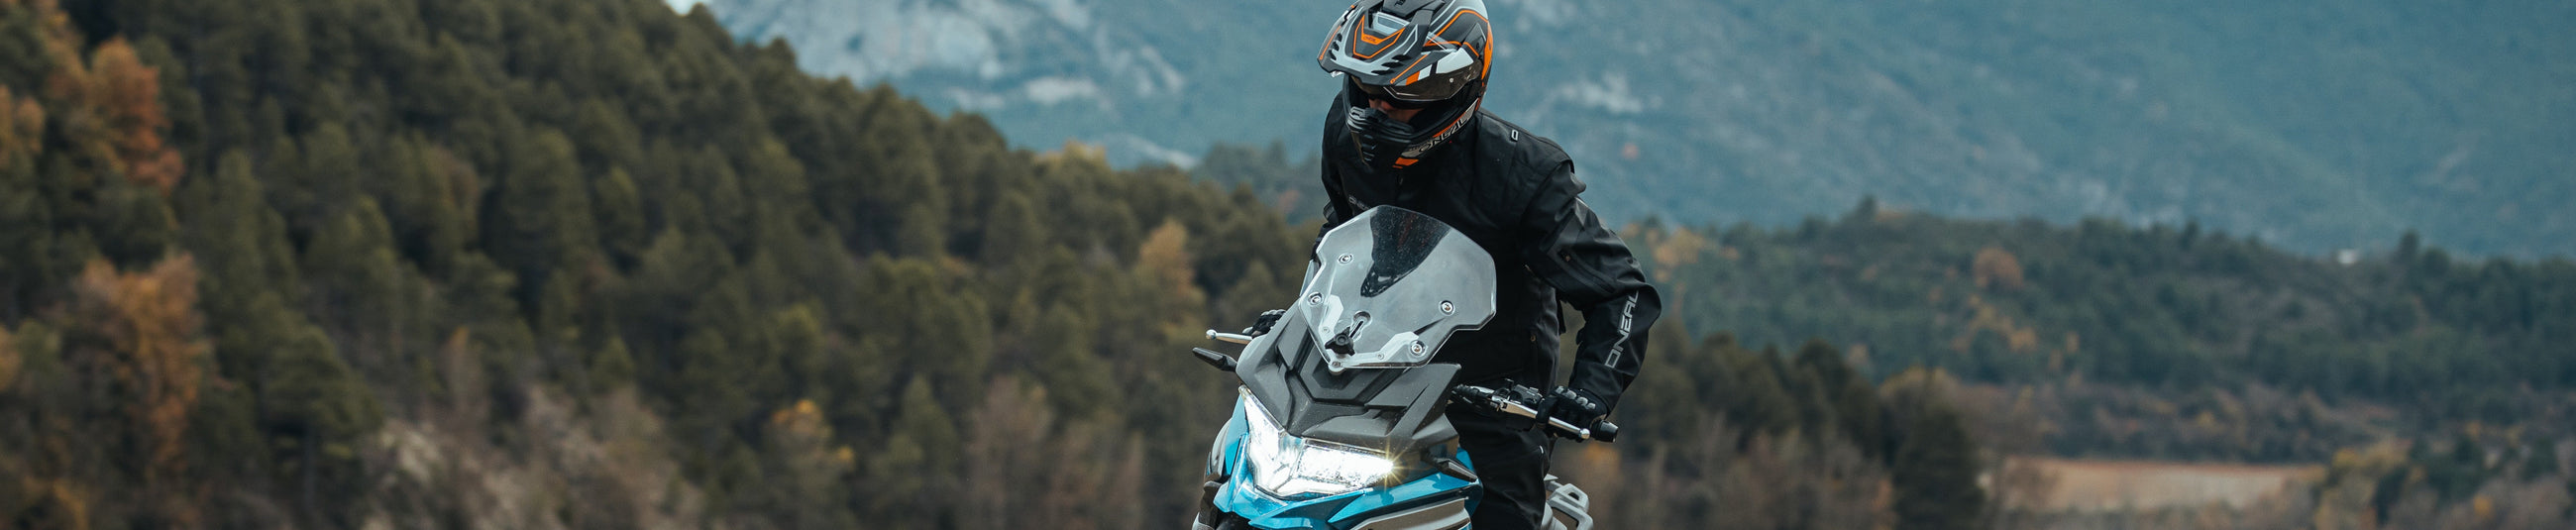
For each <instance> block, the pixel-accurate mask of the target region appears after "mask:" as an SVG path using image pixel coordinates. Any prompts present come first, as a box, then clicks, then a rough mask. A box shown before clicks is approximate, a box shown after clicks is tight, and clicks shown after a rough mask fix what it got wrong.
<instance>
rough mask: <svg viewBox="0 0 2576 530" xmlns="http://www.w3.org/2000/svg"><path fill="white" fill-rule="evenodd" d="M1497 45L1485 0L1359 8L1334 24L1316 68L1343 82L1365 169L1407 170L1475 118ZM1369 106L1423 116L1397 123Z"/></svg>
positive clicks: (1378, 2) (1388, 1) (1366, 3)
mask: <svg viewBox="0 0 2576 530" xmlns="http://www.w3.org/2000/svg"><path fill="white" fill-rule="evenodd" d="M1493 45H1494V36H1493V27H1492V24H1490V23H1488V22H1487V21H1486V19H1485V2H1484V0H1361V1H1360V2H1359V3H1357V4H1352V5H1351V7H1350V9H1349V10H1347V11H1344V12H1342V16H1341V18H1340V19H1337V20H1335V21H1334V22H1333V30H1332V32H1331V33H1329V34H1327V35H1326V36H1325V38H1324V49H1323V50H1322V51H1320V52H1317V53H1316V55H1315V62H1316V63H1317V64H1319V65H1321V66H1323V68H1324V71H1326V72H1330V73H1332V74H1334V75H1335V76H1336V77H1339V78H1341V79H1342V80H1343V89H1344V90H1345V91H1346V92H1347V93H1346V94H1345V96H1346V100H1347V101H1348V102H1349V103H1350V105H1351V109H1350V110H1349V112H1350V116H1349V120H1348V126H1349V127H1350V128H1351V132H1352V133H1353V134H1352V138H1353V140H1354V141H1356V142H1358V143H1360V144H1361V145H1359V147H1360V152H1361V153H1364V154H1366V155H1367V157H1368V158H1369V159H1370V160H1368V161H1367V162H1368V165H1370V166H1381V167H1392V168H1402V167H1405V166H1408V165H1411V164H1412V163H1413V161H1415V160H1418V159H1420V158H1421V157H1422V154H1423V153H1424V152H1427V151H1429V150H1430V149H1431V148H1432V147H1435V146H1438V145H1439V144H1440V143H1441V142H1442V141H1445V140H1447V139H1448V138H1449V136H1450V135H1452V134H1454V133H1456V132H1458V130H1460V129H1463V128H1464V127H1463V125H1464V124H1465V123H1466V122H1467V120H1468V119H1470V118H1473V117H1474V116H1475V113H1476V104H1477V103H1478V102H1479V101H1480V100H1482V99H1483V97H1484V95H1485V75H1486V74H1487V73H1490V72H1491V70H1492V64H1493V61H1492V59H1493ZM1370 100H1375V101H1382V102H1385V103H1387V104H1388V106H1391V107H1397V108H1407V109H1421V110H1422V111H1421V112H1419V113H1416V114H1415V116H1414V118H1413V119H1411V120H1393V119H1389V118H1387V117H1386V116H1384V115H1383V114H1382V113H1377V112H1375V111H1373V110H1372V109H1370V108H1369V105H1368V101H1370ZM1408 122H1409V123H1408Z"/></svg>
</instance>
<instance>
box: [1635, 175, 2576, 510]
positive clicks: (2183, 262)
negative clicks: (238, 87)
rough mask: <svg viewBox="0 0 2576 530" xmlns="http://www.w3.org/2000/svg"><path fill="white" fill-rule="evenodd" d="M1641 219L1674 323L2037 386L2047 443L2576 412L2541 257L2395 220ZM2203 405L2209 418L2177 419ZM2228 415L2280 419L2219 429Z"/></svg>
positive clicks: (2205, 449)
mask: <svg viewBox="0 0 2576 530" xmlns="http://www.w3.org/2000/svg"><path fill="white" fill-rule="evenodd" d="M1663 234H1665V235H1663V236H1662V237H1657V238H1653V239H1652V241H1654V242H1653V243H1651V245H1653V246H1656V247H1657V248H1656V250H1655V251H1654V252H1653V254H1654V255H1655V257H1656V258H1657V259H1658V260H1659V261H1662V262H1663V264H1664V265H1665V267H1664V268H1663V269H1662V270H1661V271H1659V272H1658V273H1657V274H1659V275H1665V276H1664V277H1663V278H1662V279H1664V280H1665V281H1667V282H1669V285H1670V289H1671V290H1672V291H1674V292H1675V295H1674V296H1673V297H1672V298H1674V299H1675V300H1676V302H1675V303H1674V305H1676V306H1679V307H1682V308H1684V312H1683V314H1685V315H1688V317H1687V318H1688V321H1689V322H1690V323H1691V324H1692V325H1694V326H1720V327H1724V328H1726V329H1731V330H1736V331H1737V333H1739V335H1740V336H1742V337H1744V338H1745V339H1746V340H1747V341H1749V342H1754V343H1762V342H1778V341H1783V340H1788V339H1792V338H1795V337H1805V336H1833V337H1839V338H1842V339H1843V340H1845V341H1848V342H1850V343H1852V344H1853V349H1854V350H1855V351H1856V352H1865V353H1855V355H1858V356H1865V357H1866V358H1867V359H1868V360H1867V361H1866V362H1865V364H1866V365H1867V368H1866V369H1871V370H1875V371H1878V372H1880V373H1886V372H1887V371H1890V370H1894V369H1899V368H1903V367H1907V366H1917V365H1922V366H1937V367H1943V368H1946V369H1947V370H1949V371H1950V372H1951V373H1954V374H1957V375H1959V376H1960V377H1961V378H1962V379H1964V380H1967V381H1970V382H1983V383H1994V384H2005V385H2032V384H2039V385H2042V386H2040V387H2039V388H2038V390H2039V391H2040V392H2042V393H2041V394H2040V395H2039V399H2037V401H2038V402H2039V403H2040V404H2041V405H2040V406H2042V407H2051V408H2058V409H2061V410H2060V411H2059V418H2058V419H2061V420H2065V421H2064V422H2063V424H2062V425H2059V426H2058V427H2059V428H2061V429H2063V431H2061V433H2060V437H2059V439H2058V440H2057V441H2056V443H2057V445H2056V446H2055V447H2054V448H2055V449H2056V450H2057V451H2059V452H2063V453H2067V454H2073V455H2082V454H2119V455H2129V456H2166V457H2175V456H2181V457H2217V458H2222V459H2256V460H2296V461H2321V460H2324V459H2325V458H2326V457H2327V456H2329V455H2331V454H2332V452H2333V451H2334V450H2336V449H2337V448H2339V447H2341V446H2342V444H2351V443H2357V442H2361V441H2366V440H2367V438H2358V439H2356V438H2353V437H2352V436H2354V435H2356V434H2360V433H2357V432H2350V431H2351V429H2353V428H2355V427H2356V425H2350V424H2344V423H2339V422H2338V421H2335V420H2336V419H2335V418H2330V417H2319V416H2316V415H2315V414H2314V413H2313V411H2308V410H2307V407H2306V406H2304V405H2302V404H2301V403H2302V402H2303V401H2311V402H2323V403H2371V404H2378V405H2386V406H2391V407H2396V409H2397V410H2399V411H2401V412H2402V414H2401V416H2400V417H2399V418H2397V420H2398V421H2394V422H2391V423H2390V424H2389V425H2387V426H2388V427H2397V428H2401V429H2402V430H2404V431H2407V432H2413V431H2416V430H2418V429H2422V430H2432V428H2435V427H2440V426H2442V425H2443V424H2445V423H2449V424H2457V423H2459V422H2470V421H2478V422H2485V423H2487V424H2489V425H2497V426H2507V425H2523V426H2527V427H2528V428H2529V433H2530V434H2534V435H2545V436H2565V435H2567V434H2570V433H2569V432H2568V427H2567V426H2568V425H2570V424H2571V423H2570V420H2576V416H2571V413H2576V412H2571V410H2570V409H2571V405H2576V394H2571V393H2570V392H2571V391H2576V349H2571V348H2576V346H2571V345H2576V326H2570V323H2571V322H2576V263H2570V262H2568V261H2566V260H2564V259H2551V260H2546V261H2537V262H2533V261H2517V260H2507V259H2487V260H2466V259H2460V258H2454V257H2451V256H2450V255H2449V254H2448V253H2446V252H2444V251H2442V250H2440V249H2435V248H2430V247H2426V246H2423V245H2421V244H2419V243H2418V242H2417V240H2416V238H2415V236H2413V235H2411V234H2408V235H2404V236H2402V237H2400V238H2398V239H2399V241H2396V242H2394V244H2392V245H2390V246H2391V247H2394V248H2395V249H2396V250H2394V251H2392V252H2386V253H2378V254H2369V255H2352V256H2349V257H2350V258H2351V262H2349V263H2342V262H2336V261H2328V260H2321V259H2316V258H2308V257H2302V256H2298V255H2295V254H2290V253H2287V252H2283V251H2280V250H2277V249H2274V248H2271V247H2269V246H2267V245H2265V244H2263V243H2261V242H2259V241H2255V240H2251V239H2247V238H2242V237H2234V236H2229V235H2227V234H2224V233H2219V232H2215V231H2210V230H2204V229H2203V228H2201V227H2199V226H2197V225H2185V226H2182V227H2178V228H2177V227H2173V226H2164V225H2159V226H2154V227H2148V228H2134V227H2126V226H2122V225H2120V224H2117V223H2113V222H2107V221H2098V220H2096V221H2087V222H2084V223H2081V224H2077V225H2075V226H2071V227H2070V226H2055V225H2049V224H2045V223H2040V222H2037V221H2023V222H1991V221H1960V220H1948V219H1941V218H1937V217H1929V216H1923V215H1915V214H1908V213H1904V212H1899V211H1894V210H1888V209H1881V208H1879V207H1878V206H1877V205H1876V204H1875V203H1868V202H1865V203H1863V204H1862V205H1861V206H1860V207H1858V208H1856V209H1854V210H1853V211H1851V212H1850V213H1848V214H1846V215H1844V216H1842V217H1841V218H1839V219H1836V220H1831V221H1827V220H1822V219H1813V220H1810V221H1808V222H1807V223H1805V224H1803V225H1800V226H1798V227H1796V228H1794V229H1786V230H1761V229H1755V228H1751V227H1744V226H1738V227H1734V228H1729V229H1725V230H1716V229H1696V230H1682V231H1670V232H1663ZM2112 388H2129V389H2136V390H2140V391H2144V392H2149V393H2154V394H2161V395H2163V396H2164V397H2165V399H2167V400H2171V401H2177V402H2181V403H2182V406H2181V410H2176V411H2167V412H2165V413H2164V414H2165V415H2166V416H2168V417H2167V418H2166V420H2167V421H2171V422H2172V423H2173V424H2174V426H2175V427H2178V429H2175V430H2166V429H2152V428H2151V429H2145V430H2144V431H2143V432H2138V431H2137V430H2136V429H2134V428H2130V429H2122V428H2120V427H2119V426H2117V425H2105V424H2100V423H2101V422H2103V421H2108V420H2111V419H2113V418H2104V417H2094V416H2095V415H2096V409H2097V408H2098V409H2107V410H2110V411H2114V412H2118V413H2120V414H2121V415H2126V414H2130V413H2144V412H2146V410H2147V409H2151V408H2155V407H2154V406H2151V405H2150V404H2147V403H2141V402H2135V401H2137V400H2136V399H2134V396H2120V395H2111V394H2104V393H2103V392H2104V391H2106V390H2107V389H2112ZM2122 401H2131V402H2130V403H2122ZM2170 406H2171V405H2167V407H2170ZM2204 410H2205V411H2212V412H2215V413H2217V414H2219V415H2220V416H2221V417H2220V418H2218V419H2219V420H2221V421H2220V423H2221V424H2223V425H2213V426H2205V427H2197V428H2179V427H2187V426H2186V425H2181V424H2186V423H2190V420H2191V419H2192V417H2193V416H2195V415H2197V414H2198V413H2199V412H2201V411H2204ZM2263 415H2278V416H2279V417H2262V416H2263ZM2249 423H2250V424H2253V425H2256V426H2263V425H2274V426H2278V427H2277V428H2278V429H2279V431H2277V432H2265V430H2264V429H2257V430H2256V431H2255V433H2254V435H2253V436H2247V435H2246V434H2245V433H2241V432H2239V433H2234V434H2233V435H2230V434H2229V433H2228V432H2223V431H2226V429H2219V427H2232V426H2241V425H2244V424H2249ZM2351 423H2366V422H2351ZM2210 429H2218V430H2211V431H2210V432H2202V431H2204V430H2210ZM2338 429H2343V430H2344V431H2345V432H2337V430H2338ZM2121 431H2131V432H2127V433H2126V434H2123V433H2122V432H2121ZM2310 431H2314V432H2310ZM2091 436H2103V438H2091ZM2161 436H2180V437H2181V438H2191V437H2205V438H2204V439H2202V440H2200V442H2199V443H2193V442H2189V441H2187V440H2183V439H2165V440H2157V439H2152V438H2158V437H2161Z"/></svg>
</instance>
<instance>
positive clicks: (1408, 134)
mask: <svg viewBox="0 0 2576 530" xmlns="http://www.w3.org/2000/svg"><path fill="white" fill-rule="evenodd" d="M1363 98H1365V96H1362V95H1359V94H1358V91H1356V90H1354V91H1352V95H1351V99H1350V101H1352V102H1354V104H1353V106H1352V107H1351V108H1350V110H1349V112H1348V113H1347V114H1346V115H1344V117H1343V122H1344V125H1345V127H1347V128H1348V129H1349V132H1350V135H1351V142H1352V143H1353V144H1355V145H1354V147H1357V148H1358V149H1359V153H1360V165H1361V167H1363V168H1366V169H1367V170H1369V171H1372V172H1378V171H1392V170H1400V169H1405V168H1407V167H1410V166H1412V165H1413V164H1414V162H1416V161H1418V160H1421V159H1422V157H1423V155H1426V154H1429V153H1430V152H1431V150H1432V148H1435V147H1439V146H1440V144H1441V143H1444V142H1447V141H1449V137H1450V136H1451V135H1455V134H1457V133H1458V131H1459V130H1462V129H1465V128H1466V127H1465V124H1466V121H1467V119H1469V118H1471V117H1474V116H1475V114H1476V105H1477V103H1479V102H1480V101H1481V100H1482V99H1483V98H1481V97H1478V98H1462V99H1465V101H1463V102H1461V101H1460V100H1455V99H1453V100H1450V101H1444V102H1440V103H1438V104H1434V105H1432V106H1429V107H1425V108H1423V109H1422V110H1421V113H1419V114H1416V115H1414V119H1413V120H1411V121H1410V122H1408V121H1407V120H1399V119H1395V117H1394V116H1390V115H1388V114H1387V113H1386V112H1385V111H1380V110H1377V109H1374V108H1370V107H1369V106H1368V104H1367V103H1366V102H1365V101H1366V100H1365V99H1363ZM1426 118H1427V119H1426ZM1417 124H1419V125H1417Z"/></svg>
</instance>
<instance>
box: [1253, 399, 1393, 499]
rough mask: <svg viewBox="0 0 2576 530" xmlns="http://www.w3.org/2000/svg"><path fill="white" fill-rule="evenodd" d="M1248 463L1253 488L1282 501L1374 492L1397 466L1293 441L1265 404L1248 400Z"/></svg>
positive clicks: (1374, 456)
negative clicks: (1255, 487) (1306, 496)
mask: <svg viewBox="0 0 2576 530" xmlns="http://www.w3.org/2000/svg"><path fill="white" fill-rule="evenodd" d="M1243 415H1244V423H1245V424H1247V426H1248V428H1247V430H1248V431H1249V434H1248V435H1246V436H1245V437H1244V440H1243V446H1244V447H1243V449H1244V458H1245V460H1246V463H1248V464H1250V465H1251V467H1252V485H1253V486H1257V487H1260V488H1261V491H1263V492H1266V493H1269V494H1271V495H1275V496H1279V497H1290V496H1296V495H1305V494H1322V495H1333V494H1339V493H1345V492H1349V491H1352V490H1357V489H1360V488H1365V487H1369V486H1370V485H1372V484H1376V483H1377V482H1378V481H1379V480H1381V479H1384V478H1386V475H1387V473H1390V472H1393V471H1395V461H1393V460H1389V459H1387V458H1386V456H1384V455H1381V454H1379V453H1377V452H1374V451H1368V450H1365V449H1360V448H1357V447H1351V446H1346V445H1341V444H1336V443H1332V442H1324V441H1318V440H1308V439H1305V438H1299V437H1296V436H1290V435H1288V433H1287V432H1286V431H1284V430H1282V429H1280V427H1279V423H1278V422H1276V421H1272V420H1271V419H1270V413H1269V412H1268V411H1265V410H1263V409H1262V408H1261V402H1259V401H1255V400H1253V399H1252V395H1251V394H1250V393H1246V394H1244V396H1243Z"/></svg>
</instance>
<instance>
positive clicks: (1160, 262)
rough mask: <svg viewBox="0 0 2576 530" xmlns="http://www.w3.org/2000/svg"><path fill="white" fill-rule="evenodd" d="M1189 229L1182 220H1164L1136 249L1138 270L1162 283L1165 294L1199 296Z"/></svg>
mask: <svg viewBox="0 0 2576 530" xmlns="http://www.w3.org/2000/svg"><path fill="white" fill-rule="evenodd" d="M1189 244H1190V230H1189V229H1188V228H1185V227H1182V226H1181V222H1180V221H1163V225H1162V226H1159V227H1155V228H1154V232H1153V233H1152V234H1148V235H1146V236H1145V243H1144V244H1142V245H1139V246H1138V248H1137V249H1136V267H1137V268H1139V269H1142V270H1144V271H1145V273H1146V274H1149V275H1151V276H1152V277H1153V278H1154V279H1155V280H1157V281H1160V282H1161V283H1162V287H1163V288H1164V289H1165V291H1164V292H1167V293H1174V294H1179V295H1181V296H1183V297H1195V296H1198V294H1197V293H1198V292H1199V288H1198V281H1197V279H1196V278H1197V273H1196V269H1193V268H1191V267H1190V251H1189Z"/></svg>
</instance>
